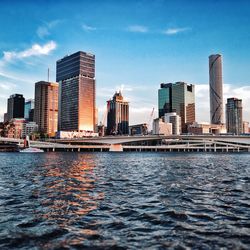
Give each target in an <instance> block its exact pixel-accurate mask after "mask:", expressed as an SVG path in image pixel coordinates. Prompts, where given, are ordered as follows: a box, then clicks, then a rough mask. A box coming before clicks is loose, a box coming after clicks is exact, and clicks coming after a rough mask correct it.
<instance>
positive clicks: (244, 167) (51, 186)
mask: <svg viewBox="0 0 250 250" xmlns="http://www.w3.org/2000/svg"><path fill="white" fill-rule="evenodd" d="M249 160H250V155H249V154H209V153H208V154H205V153H201V154H191V153H190V154H185V153H184V154H180V153H179V154H174V153H140V154H138V153H92V154H87V153H52V152H51V153H45V154H39V155H28V154H27V155H23V154H22V155H21V154H18V153H13V154H6V153H1V154H0V248H1V249H69V248H72V249H78V248H79V249H82V248H84V249H85V248H86V249H147V248H148V249H166V248H170V249H249V248H250V237H249V236H250V177H249V173H250V166H249Z"/></svg>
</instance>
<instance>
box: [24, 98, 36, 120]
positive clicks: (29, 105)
mask: <svg viewBox="0 0 250 250" xmlns="http://www.w3.org/2000/svg"><path fill="white" fill-rule="evenodd" d="M34 103H35V102H34V100H33V99H29V100H26V101H25V104H24V118H25V119H26V120H28V121H33V115H32V113H34V111H32V110H33V109H34Z"/></svg>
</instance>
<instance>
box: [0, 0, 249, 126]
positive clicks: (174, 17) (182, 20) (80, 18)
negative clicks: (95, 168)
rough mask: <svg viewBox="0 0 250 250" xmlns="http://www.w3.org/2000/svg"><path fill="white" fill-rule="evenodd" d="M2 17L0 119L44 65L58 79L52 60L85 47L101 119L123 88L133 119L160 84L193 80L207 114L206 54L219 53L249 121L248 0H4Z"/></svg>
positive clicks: (148, 106)
mask: <svg viewBox="0 0 250 250" xmlns="http://www.w3.org/2000/svg"><path fill="white" fill-rule="evenodd" d="M0 23H1V25H0V118H2V116H3V113H4V112H6V100H7V98H8V96H9V95H11V94H13V93H22V94H24V96H25V98H32V97H33V96H34V83H35V82H36V81H40V80H47V69H48V68H50V72H51V73H50V80H51V81H55V66H56V60H58V59H60V58H62V57H63V56H65V55H67V54H71V53H74V52H76V51H79V50H82V51H86V52H91V53H93V54H95V55H96V81H97V106H98V108H99V118H100V120H102V117H103V112H104V110H105V107H106V100H108V99H109V98H110V97H112V95H113V94H114V92H115V91H116V90H120V89H121V90H122V91H123V94H124V96H125V97H126V99H127V100H128V101H129V102H130V120H131V122H130V123H131V124H133V123H137V122H145V121H146V122H147V121H148V120H149V116H150V113H151V110H152V108H153V107H154V108H155V109H157V89H158V88H159V84H160V83H161V82H176V81H185V82H187V83H193V84H195V85H196V114H197V120H198V121H200V122H201V121H209V99H208V94H209V93H208V56H209V55H210V54H213V53H220V54H222V55H223V81H224V99H226V98H228V97H238V98H242V99H243V107H244V120H248V121H250V2H249V1H247V0H245V1H244V0H238V1H233V0H231V1H230V0H220V1H218V0H214V1H213V0H210V1H208V0H207V1H198V0H189V1H185V0H183V1H181V0H176V1H168V0H154V1H148V0H126V1H125V0H120V1H116V0H89V1H88V0H82V1H75V0H71V1H66V0H65V1H63V0H61V1H57V2H56V1H52V0H51V1H49V0H48V1H45V0H44V1H41V0H37V1H28V0H23V1H15V0H12V1H4V0H2V1H0ZM156 113H157V112H156ZM155 115H157V114H155Z"/></svg>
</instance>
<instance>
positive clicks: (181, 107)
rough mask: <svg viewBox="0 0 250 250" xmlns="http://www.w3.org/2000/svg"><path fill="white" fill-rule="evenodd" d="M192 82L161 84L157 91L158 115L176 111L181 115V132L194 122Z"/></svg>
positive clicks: (185, 130) (184, 131)
mask: <svg viewBox="0 0 250 250" xmlns="http://www.w3.org/2000/svg"><path fill="white" fill-rule="evenodd" d="M194 89H195V88H194V85H193V84H187V83H185V82H176V83H167V84H164V83H162V84H161V88H160V89H159V91H158V105H159V106H158V108H159V117H160V118H161V117H162V116H164V115H165V113H170V112H176V113H177V115H179V116H180V117H181V126H182V133H186V132H187V125H188V124H191V123H193V122H195V91H194Z"/></svg>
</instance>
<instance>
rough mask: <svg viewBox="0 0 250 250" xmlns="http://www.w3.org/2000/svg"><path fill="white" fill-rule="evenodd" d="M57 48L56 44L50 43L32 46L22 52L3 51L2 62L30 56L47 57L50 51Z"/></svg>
mask: <svg viewBox="0 0 250 250" xmlns="http://www.w3.org/2000/svg"><path fill="white" fill-rule="evenodd" d="M56 47H57V44H56V42H54V41H50V42H48V43H46V44H44V45H39V44H37V43H36V44H33V45H32V47H31V48H29V49H27V50H23V51H19V52H16V51H4V52H3V54H4V57H3V59H4V61H7V62H9V61H12V60H15V59H23V58H27V57H31V56H41V55H48V54H50V52H51V51H53V50H55V49H56Z"/></svg>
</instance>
